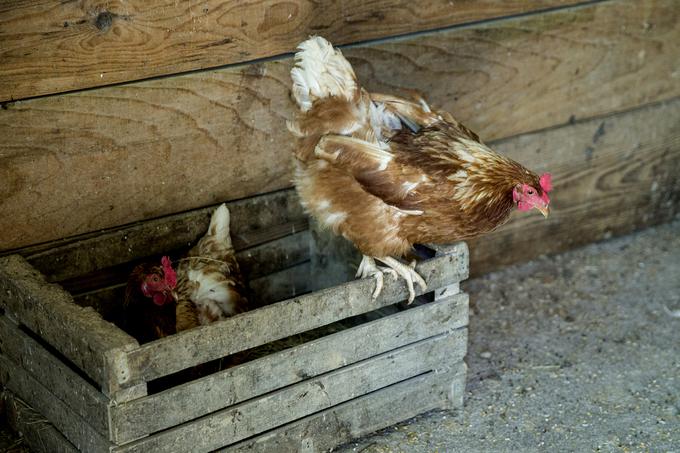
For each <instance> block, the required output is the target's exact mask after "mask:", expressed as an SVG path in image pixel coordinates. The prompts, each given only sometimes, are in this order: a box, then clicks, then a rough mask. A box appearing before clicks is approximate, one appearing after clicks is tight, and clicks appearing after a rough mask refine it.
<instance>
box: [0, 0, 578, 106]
mask: <svg viewBox="0 0 680 453" xmlns="http://www.w3.org/2000/svg"><path fill="white" fill-rule="evenodd" d="M575 3H579V2H578V1H576V0H513V1H507V0H475V1H467V2H445V1H438V0H427V1H421V2H417V3H414V2H408V1H404V0H377V1H371V2H365V1H360V0H350V1H343V2H335V1H332V0H323V1H308V0H288V1H278V0H264V1H263V0H251V1H248V2H243V1H238V0H228V1H223V0H207V1H206V0H200V1H199V0H190V1H182V2H177V1H170V0H151V1H144V0H128V1H123V0H115V1H107V2H97V1H92V0H87V1H81V2H64V1H58V0H23V1H19V0H14V1H5V2H3V4H2V5H1V6H0V30H2V32H1V33H0V38H1V39H2V50H1V51H0V102H1V101H7V100H11V99H21V98H25V97H29V96H37V95H43V94H49V93H55V92H63V91H68V90H75V89H79V88H85V87H92V86H99V85H107V84H111V83H116V82H125V81H129V80H136V79H141V78H147V77H150V76H156V75H163V74H174V73H176V72H180V71H188V70H192V69H200V68H207V67H211V66H219V65H224V64H229V63H235V62H243V61H248V60H253V59H256V58H262V57H268V56H272V55H277V54H281V53H285V52H291V51H293V49H295V46H296V45H297V43H298V42H300V41H302V40H304V39H305V38H306V37H307V36H309V35H310V34H323V35H324V36H327V37H328V38H329V39H333V40H334V41H335V42H338V43H348V42H355V41H364V40H367V39H374V38H381V37H385V36H393V35H396V34H405V33H409V32H414V31H421V30H427V29H433V28H438V27H444V26H448V25H454V24H459V23H463V22H469V21H474V20H480V19H488V18H492V17H497V16H503V15H509V14H518V13H525V12H528V11H532V10H537V9H544V8H550V7H555V6H563V5H570V4H575Z"/></svg>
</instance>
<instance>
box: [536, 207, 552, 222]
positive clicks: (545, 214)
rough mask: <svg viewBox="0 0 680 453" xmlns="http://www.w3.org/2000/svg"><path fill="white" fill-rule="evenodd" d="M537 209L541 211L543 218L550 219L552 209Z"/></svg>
mask: <svg viewBox="0 0 680 453" xmlns="http://www.w3.org/2000/svg"><path fill="white" fill-rule="evenodd" d="M536 209H538V210H539V211H541V214H543V217H545V218H546V219H547V218H548V215H549V214H550V207H549V206H543V207H540V206H536Z"/></svg>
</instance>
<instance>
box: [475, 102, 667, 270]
mask: <svg viewBox="0 0 680 453" xmlns="http://www.w3.org/2000/svg"><path fill="white" fill-rule="evenodd" d="M679 118H680V98H678V99H674V100H672V101H669V102H665V103H661V104H657V105H651V106H648V107H644V108H641V109H637V110H634V111H631V112H627V113H623V114H619V115H614V116H609V117H603V118H597V119H593V120H589V121H584V122H579V123H577V124H574V125H573V126H570V127H563V128H558V129H553V130H549V131H544V132H540V133H536V134H528V135H524V136H521V137H516V138H513V139H510V140H507V141H504V142H502V143H499V144H498V148H499V149H501V150H502V151H505V152H507V154H509V155H511V156H513V157H516V158H519V159H524V160H528V159H531V158H532V156H534V160H535V162H536V167H537V170H539V171H548V170H549V171H551V172H552V173H553V181H554V183H555V191H554V192H553V194H554V195H553V194H551V198H552V204H551V208H552V212H551V214H550V217H549V218H548V219H547V220H545V219H543V218H542V217H540V216H536V215H519V214H518V215H516V216H515V217H514V218H513V220H512V221H511V222H510V223H509V224H507V225H506V226H505V227H503V228H501V229H499V230H498V231H496V232H494V233H491V234H489V235H487V236H484V237H483V238H479V239H476V240H471V241H469V244H470V250H471V251H472V252H471V259H470V260H471V269H472V271H473V272H474V273H475V274H477V275H479V274H480V273H482V272H487V271H490V270H493V269H495V268H498V267H499V266H501V265H506V264H511V263H514V262H518V261H524V260H529V259H532V258H535V257H537V256H539V255H541V254H546V253H557V252H561V251H564V250H568V249H571V248H574V247H577V246H579V245H583V244H586V243H589V242H593V241H598V240H602V239H607V238H609V237H612V236H614V235H620V234H626V233H630V232H632V231H635V230H638V229H641V228H644V227H648V226H651V225H656V224H659V223H662V222H667V221H670V220H672V219H673V218H674V217H675V216H676V215H678V213H680V184H679V181H680V180H679V179H678V175H680V120H679ZM547 153H550V154H549V155H550V157H549V158H548V159H544V156H546V154H547Z"/></svg>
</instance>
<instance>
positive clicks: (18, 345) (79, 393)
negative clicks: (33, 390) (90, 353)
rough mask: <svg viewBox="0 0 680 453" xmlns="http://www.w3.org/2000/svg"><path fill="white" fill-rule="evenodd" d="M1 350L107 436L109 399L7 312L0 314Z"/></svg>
mask: <svg viewBox="0 0 680 453" xmlns="http://www.w3.org/2000/svg"><path fill="white" fill-rule="evenodd" d="M0 351H2V353H3V354H4V355H5V356H7V357H8V358H10V359H11V360H13V361H14V362H15V363H20V364H21V366H22V368H23V369H24V370H25V371H26V372H27V373H29V374H30V375H31V376H32V377H33V378H34V379H35V380H36V381H37V382H39V383H40V384H42V386H43V387H45V388H47V389H49V390H50V392H51V393H52V394H53V395H54V396H55V397H56V398H58V399H59V400H60V401H61V402H63V403H64V404H66V405H67V406H68V407H69V408H70V409H71V410H72V411H73V412H74V413H76V414H78V415H79V416H81V417H82V418H83V419H84V420H88V422H89V423H90V425H92V427H93V428H94V429H95V430H96V431H97V432H99V433H100V434H101V435H102V436H106V437H107V438H108V436H109V413H108V405H109V401H108V399H107V398H105V397H104V395H102V393H101V392H99V390H97V389H95V388H94V387H93V386H92V385H91V384H90V383H88V382H87V381H85V380H84V379H83V378H82V377H80V376H79V375H78V374H77V373H76V372H74V371H73V370H71V369H70V368H68V367H67V366H66V365H64V364H63V363H62V362H61V361H60V360H59V359H57V358H56V357H54V356H53V355H52V354H50V353H49V352H47V350H45V348H43V347H42V346H40V345H39V344H38V343H37V342H36V341H35V340H33V339H32V338H30V337H29V336H28V335H26V334H25V333H24V332H22V331H21V330H20V329H19V328H18V326H17V325H16V324H14V323H13V322H12V321H10V320H9V319H7V317H6V316H0Z"/></svg>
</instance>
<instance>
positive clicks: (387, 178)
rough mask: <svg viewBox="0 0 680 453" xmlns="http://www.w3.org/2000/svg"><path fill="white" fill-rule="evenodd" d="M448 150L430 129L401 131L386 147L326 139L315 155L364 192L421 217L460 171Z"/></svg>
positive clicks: (447, 141) (446, 139) (446, 141)
mask: <svg viewBox="0 0 680 453" xmlns="http://www.w3.org/2000/svg"><path fill="white" fill-rule="evenodd" d="M451 148H452V139H451V137H450V135H449V134H447V133H446V131H442V130H441V127H440V126H439V125H434V126H430V127H428V128H423V129H421V130H420V132H419V133H418V134H415V135H414V134H411V133H410V132H402V133H400V134H399V135H397V136H395V137H394V139H393V141H392V142H391V143H390V144H389V148H383V147H381V146H380V145H378V144H372V143H368V142H364V141H362V140H358V139H354V138H351V137H345V136H337V135H334V136H325V137H323V138H322V139H321V140H320V141H319V143H318V145H317V147H316V149H315V154H316V156H317V157H319V158H321V159H324V160H326V161H327V162H329V163H331V164H332V165H334V166H335V167H336V168H339V169H341V170H343V171H344V172H346V173H349V174H351V175H352V176H353V177H354V178H355V180H356V181H357V182H358V183H359V184H361V186H362V188H363V189H364V190H365V191H366V192H368V193H370V194H371V195H374V196H376V197H378V198H380V199H381V200H382V201H383V202H385V203H386V204H388V205H390V206H393V207H395V208H397V209H399V210H402V211H405V213H406V214H413V215H420V214H422V212H421V211H422V210H423V209H425V204H426V202H427V197H429V196H431V194H433V193H435V192H436V193H438V196H447V192H448V191H449V190H452V187H451V184H447V183H448V182H449V180H448V179H447V177H448V176H449V175H451V174H455V173H456V172H457V171H458V170H460V169H462V168H463V163H462V161H461V160H460V159H459V158H458V157H457V156H456V154H455V153H453V152H452V151H451ZM453 148H454V149H455V145H454V146H453ZM433 189H436V191H434V192H433Z"/></svg>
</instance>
